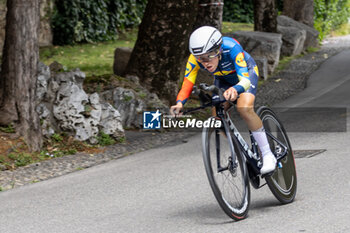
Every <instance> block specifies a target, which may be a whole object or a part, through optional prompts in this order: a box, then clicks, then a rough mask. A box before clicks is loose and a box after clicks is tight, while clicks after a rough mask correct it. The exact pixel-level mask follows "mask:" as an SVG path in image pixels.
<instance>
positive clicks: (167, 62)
mask: <svg viewBox="0 0 350 233" xmlns="http://www.w3.org/2000/svg"><path fill="white" fill-rule="evenodd" d="M197 9H198V0H149V1H148V3H147V6H146V10H145V13H144V16H143V20H142V22H141V25H140V26H139V32H138V37H137V41H136V44H135V47H134V49H133V52H132V54H131V58H130V60H129V63H128V65H127V69H126V72H125V74H135V75H137V76H138V77H139V78H140V81H141V82H142V83H143V84H144V85H145V86H146V87H147V88H148V89H150V91H152V92H155V93H157V94H158V95H159V96H160V98H162V99H163V100H167V101H169V102H174V101H175V97H176V93H177V91H178V80H179V77H180V70H181V65H182V62H183V57H184V54H185V52H186V51H187V50H188V48H187V46H186V45H187V41H188V38H189V35H190V33H191V32H192V28H193V22H194V20H195V19H196V16H197Z"/></svg>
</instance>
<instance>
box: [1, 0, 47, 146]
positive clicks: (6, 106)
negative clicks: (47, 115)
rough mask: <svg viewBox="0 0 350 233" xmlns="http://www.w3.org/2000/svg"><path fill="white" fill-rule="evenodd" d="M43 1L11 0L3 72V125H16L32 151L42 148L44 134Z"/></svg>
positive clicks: (7, 18)
mask: <svg viewBox="0 0 350 233" xmlns="http://www.w3.org/2000/svg"><path fill="white" fill-rule="evenodd" d="M39 18H40V17H39V0H31V1H28V0H8V1H7V15H6V37H5V44H4V50H3V62H2V69H1V74H0V112H1V115H0V124H1V125H9V124H11V123H13V124H14V126H15V130H16V133H17V134H18V135H19V136H23V138H24V140H25V142H26V143H27V144H28V146H29V148H30V149H31V150H32V151H38V150H40V148H41V146H42V133H41V127H40V120H39V116H38V114H37V113H36V111H35V107H36V98H35V88H36V80H37V69H38V61H39V48H38V30H39Z"/></svg>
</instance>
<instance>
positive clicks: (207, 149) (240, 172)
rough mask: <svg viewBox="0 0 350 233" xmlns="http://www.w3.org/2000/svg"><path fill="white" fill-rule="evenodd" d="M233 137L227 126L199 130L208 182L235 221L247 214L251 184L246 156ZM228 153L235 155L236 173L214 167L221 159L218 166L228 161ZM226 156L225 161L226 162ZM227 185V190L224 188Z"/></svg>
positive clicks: (223, 207) (221, 204) (222, 205)
mask: <svg viewBox="0 0 350 233" xmlns="http://www.w3.org/2000/svg"><path fill="white" fill-rule="evenodd" d="M225 128H226V129H225ZM217 137H218V138H219V143H217V142H218V141H217ZM220 138H221V140H220ZM213 139H214V143H213ZM234 139H235V138H232V137H231V133H230V131H229V129H228V126H227V125H226V126H224V127H222V128H220V129H216V128H211V127H208V128H204V129H203V133H202V144H203V148H202V149H203V151H202V152H203V161H204V166H205V170H206V173H207V176H208V180H209V184H210V186H211V189H212V191H213V193H214V196H215V198H216V200H217V202H218V203H219V205H220V207H221V208H222V210H223V211H224V212H225V213H226V214H227V215H228V216H229V217H230V218H232V219H234V220H237V221H238V220H242V219H244V218H245V217H246V216H247V213H248V210H249V205H250V185H249V178H248V170H247V166H246V162H245V158H244V157H243V155H242V153H241V151H240V148H239V147H238V144H237V143H238V142H237V141H236V140H234ZM216 145H219V151H220V152H219V157H220V159H219V160H218V159H217V156H218V153H217V146H216ZM213 147H214V148H213ZM231 153H235V154H236V158H237V159H236V162H235V163H236V164H237V163H238V164H237V169H236V172H233V169H232V170H230V169H228V170H226V171H221V172H219V171H218V169H217V167H218V161H220V164H221V165H226V164H228V163H229V157H230V155H231ZM226 158H227V161H226V162H225V159H226ZM226 188H227V189H229V190H228V191H227V190H226ZM239 188H241V190H239ZM236 190H237V193H236V194H234V195H232V193H229V192H230V191H233V192H234V191H236Z"/></svg>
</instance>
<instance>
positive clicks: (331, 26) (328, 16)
mask: <svg viewBox="0 0 350 233" xmlns="http://www.w3.org/2000/svg"><path fill="white" fill-rule="evenodd" d="M349 6H350V1H349V0H315V1H314V8H315V14H314V17H315V23H314V27H315V29H316V30H317V31H319V32H320V34H319V39H320V40H322V39H323V38H324V37H325V36H326V35H328V34H329V33H330V32H331V31H332V30H335V29H337V28H339V27H340V26H341V25H342V24H344V23H346V22H347V21H348V18H349V17H350V10H349Z"/></svg>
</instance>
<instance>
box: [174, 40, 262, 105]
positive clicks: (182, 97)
mask: <svg viewBox="0 0 350 233" xmlns="http://www.w3.org/2000/svg"><path fill="white" fill-rule="evenodd" d="M222 40H223V43H222V46H221V49H222V53H221V56H220V57H219V64H218V67H217V68H216V70H215V71H214V72H212V73H211V74H213V75H214V84H215V85H216V86H218V87H220V88H224V89H228V88H230V87H233V88H235V89H236V90H237V92H238V94H241V93H243V92H248V93H252V94H253V95H255V94H256V90H257V86H258V76H259V72H258V67H257V66H256V64H255V61H254V59H253V58H252V57H251V56H250V55H249V54H248V53H247V52H246V51H244V50H243V48H242V46H241V45H240V44H239V42H238V41H236V40H235V39H233V38H230V37H222ZM200 68H202V69H205V68H204V66H203V65H202V64H201V63H200V62H198V61H197V60H196V58H195V57H194V56H193V55H192V54H191V55H190V56H189V58H188V61H187V64H186V72H185V77H184V81H183V83H182V88H181V90H180V92H179V94H178V95H177V99H176V102H177V103H178V102H181V103H182V104H185V103H186V101H187V99H188V97H189V96H190V94H191V91H192V88H193V85H194V83H195V81H196V78H197V74H198V70H199V69H200Z"/></svg>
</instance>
